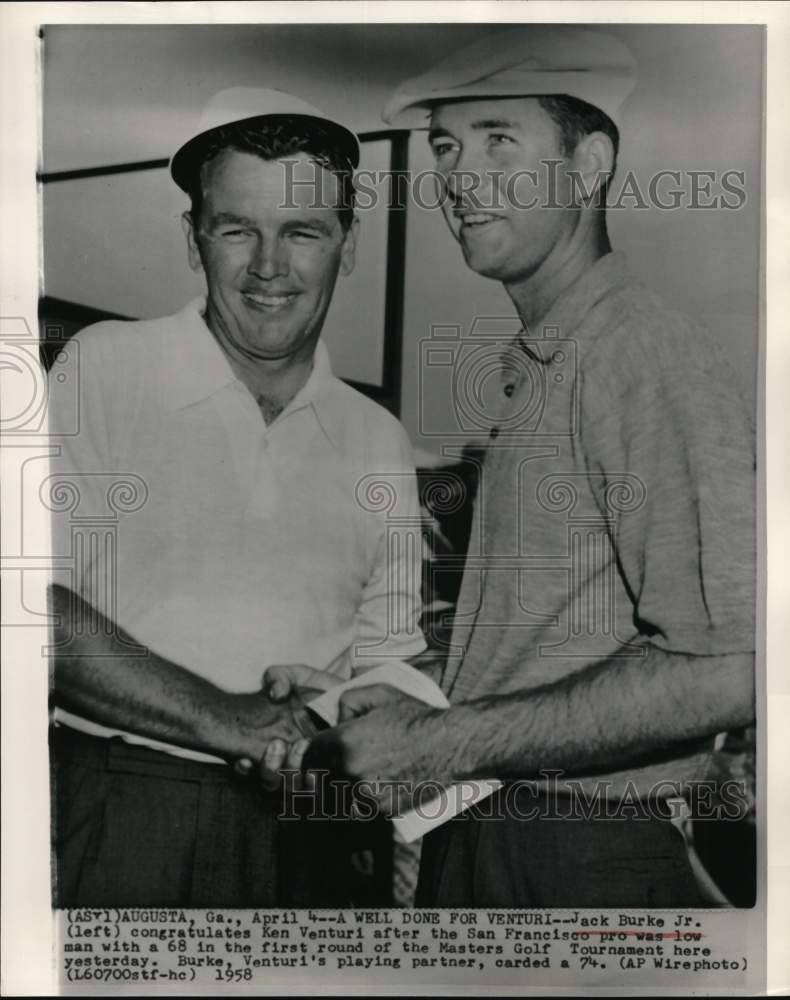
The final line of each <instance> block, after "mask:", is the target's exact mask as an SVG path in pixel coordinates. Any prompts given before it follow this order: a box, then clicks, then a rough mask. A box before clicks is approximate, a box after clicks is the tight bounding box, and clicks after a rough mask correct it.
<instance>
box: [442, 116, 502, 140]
mask: <svg viewBox="0 0 790 1000" xmlns="http://www.w3.org/2000/svg"><path fill="white" fill-rule="evenodd" d="M469 127H470V128H472V129H474V130H475V131H476V132H485V131H486V130H488V129H492V128H510V129H515V128H518V127H519V126H518V123H517V122H514V121H512V120H511V119H510V118H480V119H478V120H477V121H474V122H471V123H470V126H469ZM439 136H452V133H451V132H448V130H447V129H446V128H432V129H430V130H429V132H428V142H432V141H433V140H434V139H436V138H438V137H439Z"/></svg>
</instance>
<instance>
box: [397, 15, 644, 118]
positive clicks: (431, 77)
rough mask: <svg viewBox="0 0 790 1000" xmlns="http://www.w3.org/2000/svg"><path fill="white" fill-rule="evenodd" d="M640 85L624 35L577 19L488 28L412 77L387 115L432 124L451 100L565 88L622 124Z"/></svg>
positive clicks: (564, 91) (526, 94) (524, 94)
mask: <svg viewBox="0 0 790 1000" xmlns="http://www.w3.org/2000/svg"><path fill="white" fill-rule="evenodd" d="M635 84H636V61H635V60H634V57H633V55H632V54H631V52H630V51H629V49H628V48H627V47H626V46H625V45H624V44H623V43H622V42H621V41H620V40H619V39H618V38H615V37H613V36H612V35H607V34H605V33H604V32H601V31H595V30H591V29H587V28H577V27H576V26H575V25H551V26H548V25H542V24H535V25H522V26H520V27H519V28H517V29H511V30H510V31H507V32H498V33H497V34H495V35H488V36H487V37H485V38H483V39H482V40H481V41H479V42H475V43H474V44H473V45H469V46H467V47H466V48H463V49H460V50H459V51H457V52H454V53H453V54H452V55H451V56H449V57H448V58H447V59H444V60H443V61H442V62H440V63H439V64H438V65H437V66H435V67H433V68H432V69H430V70H429V71H428V72H427V73H423V74H422V75H421V76H415V77H412V78H411V79H410V80H406V81H404V82H403V83H402V84H401V85H400V86H399V87H398V88H397V90H396V91H395V93H394V94H393V95H392V97H391V98H390V99H389V101H388V102H387V106H386V107H385V109H384V112H383V118H384V121H385V122H387V123H388V124H390V125H395V126H398V127H400V128H427V127H428V124H429V118H430V114H431V110H432V108H433V107H434V106H435V105H436V104H442V103H445V102H448V101H457V100H464V99H468V100H484V99H486V98H493V97H532V96H538V95H541V94H555V95H558V94H564V95H567V96H568V97H576V98H579V99H580V100H582V101H586V102H587V103H588V104H592V105H594V106H595V107H596V108H599V109H600V110H601V111H603V112H604V113H605V114H607V115H608V116H609V118H611V120H612V121H613V122H614V123H615V125H619V124H620V117H621V111H622V106H623V102H624V101H625V99H626V98H627V97H628V95H629V94H630V93H631V91H632V90H633V89H634V86H635Z"/></svg>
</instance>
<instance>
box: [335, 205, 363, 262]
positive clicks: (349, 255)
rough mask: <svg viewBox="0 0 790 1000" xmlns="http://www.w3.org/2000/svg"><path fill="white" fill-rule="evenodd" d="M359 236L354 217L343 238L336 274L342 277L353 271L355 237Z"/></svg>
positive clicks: (356, 219) (355, 247) (357, 220)
mask: <svg viewBox="0 0 790 1000" xmlns="http://www.w3.org/2000/svg"><path fill="white" fill-rule="evenodd" d="M358 235H359V219H358V218H357V217H356V215H355V216H354V218H353V219H352V220H351V225H350V226H349V227H348V231H347V232H346V235H345V236H344V237H343V246H342V248H341V250H340V267H339V269H338V273H339V274H342V275H343V277H346V276H347V275H349V274H351V272H352V271H353V270H354V264H355V262H356V254H357V236H358Z"/></svg>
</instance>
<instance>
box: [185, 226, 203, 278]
mask: <svg viewBox="0 0 790 1000" xmlns="http://www.w3.org/2000/svg"><path fill="white" fill-rule="evenodd" d="M181 228H182V229H183V230H184V236H186V240H187V254H188V256H189V266H190V267H191V268H192V270H193V271H202V270H203V262H202V260H201V258H200V248H199V247H198V242H197V236H196V235H195V223H194V222H193V221H192V215H191V213H190V212H184V214H183V215H182V216H181Z"/></svg>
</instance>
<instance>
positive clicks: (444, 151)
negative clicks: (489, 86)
mask: <svg viewBox="0 0 790 1000" xmlns="http://www.w3.org/2000/svg"><path fill="white" fill-rule="evenodd" d="M429 140H430V143H431V148H432V150H433V154H434V158H435V161H436V169H437V170H438V171H439V173H440V174H441V175H442V178H443V180H444V181H445V182H446V184H447V193H448V197H447V198H446V199H445V201H444V206H443V208H444V214H445V218H446V219H447V223H448V225H449V226H450V229H451V230H452V232H453V235H454V236H455V237H456V239H457V240H458V241H459V243H460V244H461V249H462V250H463V254H464V258H465V260H466V263H467V264H468V265H469V267H471V268H472V270H474V271H477V272H478V273H479V274H483V275H485V276H486V277H489V278H495V279H497V280H499V281H502V282H504V283H505V284H506V285H509V284H517V283H518V282H519V281H523V280H526V279H529V278H531V277H532V276H533V275H534V274H535V273H536V272H537V271H538V270H539V269H540V268H541V267H543V266H544V265H546V264H547V262H548V263H549V266H551V263H550V262H551V261H552V260H553V259H554V258H561V257H562V255H563V251H564V250H565V249H566V248H567V247H568V246H569V244H570V239H571V235H572V231H573V227H574V214H575V212H576V209H574V208H570V207H561V208H559V207H554V208H551V207H546V206H548V205H552V204H553V205H555V206H556V205H560V206H568V205H569V204H570V201H571V184H570V179H569V178H568V176H567V173H566V171H567V169H568V167H570V166H571V165H572V164H571V163H570V162H569V161H568V160H567V158H566V157H565V156H564V154H563V153H562V151H561V140H560V135H559V130H558V128H557V126H556V125H555V123H554V122H553V121H552V120H551V118H550V117H549V115H548V114H547V113H546V112H545V111H544V110H543V109H542V108H541V107H540V106H539V104H538V102H537V100H536V99H535V98H526V97H525V98H503V99H493V100H480V101H459V102H453V103H448V104H441V105H439V106H437V107H436V108H435V109H434V111H433V115H432V117H431V129H430V133H429ZM558 160H560V161H562V163H561V164H559V165H556V163H555V165H554V166H551V165H550V161H558ZM528 206H529V207H528Z"/></svg>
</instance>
